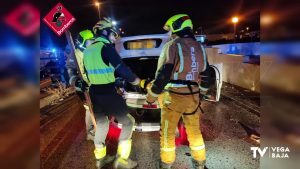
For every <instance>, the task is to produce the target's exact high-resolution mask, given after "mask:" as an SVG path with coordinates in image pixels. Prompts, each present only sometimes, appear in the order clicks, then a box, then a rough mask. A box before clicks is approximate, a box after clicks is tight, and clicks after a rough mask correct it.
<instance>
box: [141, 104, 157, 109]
mask: <svg viewBox="0 0 300 169" xmlns="http://www.w3.org/2000/svg"><path fill="white" fill-rule="evenodd" d="M143 108H148V109H157V108H158V106H157V105H156V104H143Z"/></svg>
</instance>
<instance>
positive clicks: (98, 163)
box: [96, 155, 115, 169]
mask: <svg viewBox="0 0 300 169" xmlns="http://www.w3.org/2000/svg"><path fill="white" fill-rule="evenodd" d="M114 159H115V156H111V155H107V156H105V157H103V158H101V159H99V160H96V167H97V169H101V168H102V167H104V166H105V165H107V164H109V163H112V162H113V161H114Z"/></svg>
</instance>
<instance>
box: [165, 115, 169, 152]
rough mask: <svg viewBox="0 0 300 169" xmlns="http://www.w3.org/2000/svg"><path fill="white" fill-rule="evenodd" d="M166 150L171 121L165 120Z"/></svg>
mask: <svg viewBox="0 0 300 169" xmlns="http://www.w3.org/2000/svg"><path fill="white" fill-rule="evenodd" d="M164 127H165V128H164V148H167V147H168V127H169V121H168V120H165V126H164Z"/></svg>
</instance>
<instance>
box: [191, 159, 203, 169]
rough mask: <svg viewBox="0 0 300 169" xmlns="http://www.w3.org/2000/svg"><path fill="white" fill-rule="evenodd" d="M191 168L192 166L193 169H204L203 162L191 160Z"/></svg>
mask: <svg viewBox="0 0 300 169" xmlns="http://www.w3.org/2000/svg"><path fill="white" fill-rule="evenodd" d="M192 166H193V169H206V166H205V160H204V161H197V160H194V159H192Z"/></svg>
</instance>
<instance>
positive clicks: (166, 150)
mask: <svg viewBox="0 0 300 169" xmlns="http://www.w3.org/2000/svg"><path fill="white" fill-rule="evenodd" d="M175 149H176V148H175V147H172V148H161V149H160V150H161V151H164V152H171V151H175Z"/></svg>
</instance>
